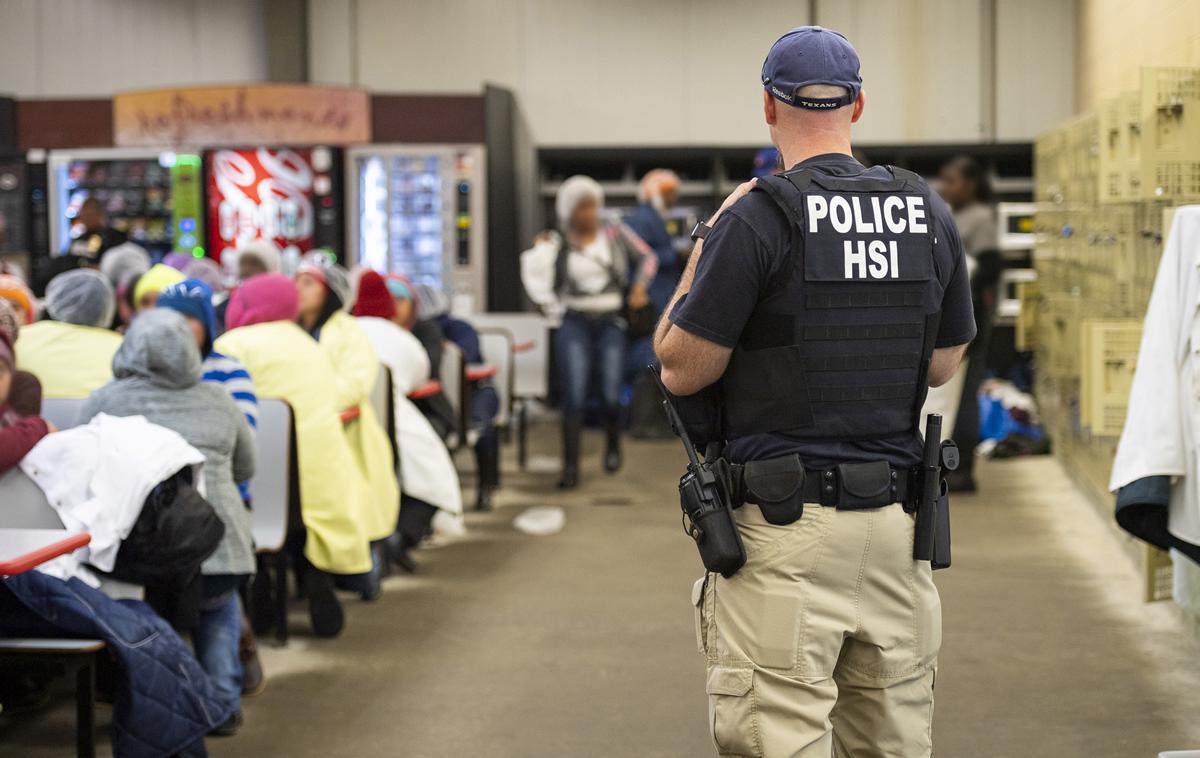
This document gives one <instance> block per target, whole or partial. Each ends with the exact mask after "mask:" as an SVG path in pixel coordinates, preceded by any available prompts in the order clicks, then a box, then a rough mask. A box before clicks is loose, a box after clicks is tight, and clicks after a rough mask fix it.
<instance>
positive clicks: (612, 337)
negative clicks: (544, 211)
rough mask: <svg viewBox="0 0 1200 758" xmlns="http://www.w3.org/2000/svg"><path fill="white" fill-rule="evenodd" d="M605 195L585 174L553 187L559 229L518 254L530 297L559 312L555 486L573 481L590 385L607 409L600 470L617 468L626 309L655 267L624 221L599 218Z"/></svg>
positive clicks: (643, 299)
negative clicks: (559, 466) (559, 468)
mask: <svg viewBox="0 0 1200 758" xmlns="http://www.w3.org/2000/svg"><path fill="white" fill-rule="evenodd" d="M603 208H604V192H603V190H601V188H600V185H599V184H597V183H596V181H595V180H594V179H592V178H590V177H587V176H572V177H571V178H569V179H567V180H566V181H565V182H563V183H562V186H561V187H559V188H558V195H557V197H556V199H555V210H556V211H557V214H558V225H559V228H560V229H561V233H559V232H543V233H542V234H540V235H538V237H537V239H536V240H535V241H534V246H533V248H532V249H530V250H526V251H525V252H524V253H522V254H521V279H522V281H523V282H524V284H525V290H526V292H527V293H528V294H529V298H530V299H531V300H533V302H535V303H537V304H538V305H539V306H541V308H542V309H543V310H545V311H546V312H547V313H549V314H551V315H558V314H561V315H562V325H561V326H560V327H559V330H558V334H557V336H556V338H555V344H554V348H555V352H556V354H557V359H558V368H559V383H560V392H559V394H560V396H561V398H562V423H563V473H562V479H561V481H559V486H560V487H564V488H570V487H575V486H576V485H577V484H578V483H579V442H580V439H579V438H580V433H581V431H582V429H583V411H584V407H585V405H586V403H587V399H588V398H587V393H588V388H589V387H590V386H594V387H596V388H597V389H598V390H599V393H600V399H601V400H602V401H603V405H604V410H605V430H606V433H607V440H608V442H607V445H606V447H605V451H604V469H605V471H607V472H609V473H613V472H615V471H617V470H618V469H620V467H621V401H620V390H621V374H622V372H623V370H624V366H625V349H626V340H625V329H626V325H627V324H626V320H625V314H626V313H627V310H629V309H632V310H637V309H639V308H642V307H644V306H645V305H646V303H648V302H649V298H648V296H647V287H648V286H649V284H650V282H651V281H652V280H653V279H654V274H655V272H656V271H657V270H658V263H657V259H656V258H655V256H654V252H653V251H652V250H651V249H650V248H649V247H648V246H647V245H646V243H644V242H642V240H641V239H640V238H639V237H638V236H637V235H636V234H634V233H633V231H632V230H630V229H629V228H628V227H627V226H625V225H624V224H620V223H617V222H615V221H608V220H605V219H603V218H602V216H601V212H602V210H603Z"/></svg>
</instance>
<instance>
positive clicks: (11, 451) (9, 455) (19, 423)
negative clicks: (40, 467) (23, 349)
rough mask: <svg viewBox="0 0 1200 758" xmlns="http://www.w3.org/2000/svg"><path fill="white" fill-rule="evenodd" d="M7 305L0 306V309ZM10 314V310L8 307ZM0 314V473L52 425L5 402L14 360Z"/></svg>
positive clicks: (37, 441) (50, 428)
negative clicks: (18, 410) (19, 411)
mask: <svg viewBox="0 0 1200 758" xmlns="http://www.w3.org/2000/svg"><path fill="white" fill-rule="evenodd" d="M5 307H7V304H4V305H3V306H0V309H3V308H5ZM9 313H11V309H10V310H9ZM2 322H3V316H2V314H0V474H3V473H4V472H6V471H8V470H9V469H10V468H12V467H13V466H15V465H17V464H18V463H20V462H21V459H22V458H24V457H25V454H26V453H28V452H29V451H30V450H32V449H33V446H34V445H36V444H37V443H39V442H41V440H42V437H45V436H46V435H47V434H49V433H50V432H52V431H54V427H53V426H52V425H51V424H49V423H48V422H47V421H46V420H45V419H42V418H40V417H38V416H37V415H36V414H33V415H28V414H25V415H23V414H21V413H18V412H17V411H16V410H14V409H13V407H12V405H11V404H10V402H9V396H10V393H11V391H12V387H13V378H14V376H15V375H16V373H17V359H16V358H15V357H14V356H13V348H12V337H11V336H10V335H9V333H8V331H7V330H6V329H5V328H4V324H3V323H2Z"/></svg>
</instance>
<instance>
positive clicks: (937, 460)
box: [913, 413, 959, 569]
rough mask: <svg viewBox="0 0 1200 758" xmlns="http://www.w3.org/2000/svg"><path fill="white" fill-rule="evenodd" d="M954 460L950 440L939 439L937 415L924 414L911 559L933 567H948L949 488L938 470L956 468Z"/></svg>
mask: <svg viewBox="0 0 1200 758" xmlns="http://www.w3.org/2000/svg"><path fill="white" fill-rule="evenodd" d="M958 460H959V458H958V445H956V444H954V440H946V441H945V442H942V416H941V414H939V413H930V414H929V415H928V416H926V417H925V447H924V451H923V453H922V455H921V470H920V489H921V495H920V499H919V500H918V501H917V524H916V534H915V535H914V537H913V559H914V560H918V561H929V563H930V565H931V566H932V567H933V568H935V569H943V568H949V567H950V491H949V488H948V487H947V486H946V480H945V479H944V478H943V477H942V472H943V471H953V470H955V469H956V468H958Z"/></svg>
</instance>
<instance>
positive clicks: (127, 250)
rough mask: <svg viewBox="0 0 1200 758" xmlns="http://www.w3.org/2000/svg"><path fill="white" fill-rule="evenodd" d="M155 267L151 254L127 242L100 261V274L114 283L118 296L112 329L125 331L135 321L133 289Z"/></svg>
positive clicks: (106, 254)
mask: <svg viewBox="0 0 1200 758" xmlns="http://www.w3.org/2000/svg"><path fill="white" fill-rule="evenodd" d="M151 265H153V264H152V263H151V261H150V254H149V253H147V252H146V250H145V249H144V248H142V247H141V246H139V245H135V244H133V243H132V242H125V243H122V244H120V245H117V246H116V247H114V248H112V249H110V250H109V251H108V252H106V253H105V254H104V256H103V257H102V258H101V259H100V273H101V274H104V275H105V276H106V277H108V281H110V282H112V286H113V290H114V291H115V292H116V295H117V315H116V318H115V319H113V323H112V328H113V329H115V330H121V331H124V329H125V328H127V327H128V326H129V324H130V323H131V322H132V321H133V314H134V312H135V311H134V307H133V288H134V286H136V285H137V282H138V279H140V278H141V276H142V275H143V274H145V273H146V272H147V271H149V270H150V266H151Z"/></svg>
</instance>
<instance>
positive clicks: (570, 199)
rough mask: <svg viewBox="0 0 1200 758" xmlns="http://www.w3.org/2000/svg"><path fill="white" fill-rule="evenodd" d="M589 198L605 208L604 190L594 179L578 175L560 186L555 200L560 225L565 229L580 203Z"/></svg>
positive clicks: (555, 209)
mask: <svg viewBox="0 0 1200 758" xmlns="http://www.w3.org/2000/svg"><path fill="white" fill-rule="evenodd" d="M588 198H591V199H593V200H595V201H596V205H599V206H601V207H603V206H604V190H603V189H601V188H600V183H599V182H597V181H596V180H595V179H593V178H592V177H590V176H583V175H582V174H576V175H575V176H572V177H570V178H569V179H567V180H566V181H564V182H563V183H562V184H560V185H559V187H558V194H557V195H556V196H555V198H554V211H555V212H556V213H557V214H558V225H559V226H560V227H562V228H564V229H565V228H566V227H567V223H568V222H569V221H570V220H571V214H572V213H574V212H575V209H576V208H578V207H579V204H580V203H582V202H583V201H584V200H587V199H588Z"/></svg>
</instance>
